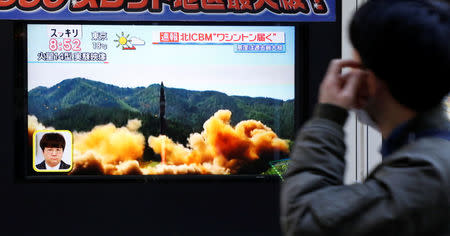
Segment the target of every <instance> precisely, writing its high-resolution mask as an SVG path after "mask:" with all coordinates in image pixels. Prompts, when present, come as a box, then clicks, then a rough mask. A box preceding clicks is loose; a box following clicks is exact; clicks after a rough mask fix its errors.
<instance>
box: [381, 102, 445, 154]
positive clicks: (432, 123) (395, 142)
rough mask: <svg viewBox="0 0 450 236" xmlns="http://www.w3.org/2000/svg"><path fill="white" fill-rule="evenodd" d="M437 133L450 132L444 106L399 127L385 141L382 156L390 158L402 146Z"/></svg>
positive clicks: (422, 114)
mask: <svg viewBox="0 0 450 236" xmlns="http://www.w3.org/2000/svg"><path fill="white" fill-rule="evenodd" d="M436 131H450V122H449V119H448V117H447V114H446V111H445V110H444V108H443V106H438V107H436V108H433V109H431V110H429V111H427V112H423V113H419V114H418V115H417V116H416V117H414V118H413V119H411V120H408V121H406V122H404V123H402V124H400V125H399V126H397V127H396V128H395V129H394V130H393V131H392V133H391V134H390V135H389V137H388V138H387V139H385V140H383V142H382V145H381V151H380V152H381V155H382V156H383V158H385V157H386V156H389V155H390V154H392V153H393V152H395V151H396V150H398V149H399V148H401V147H402V146H404V145H406V144H409V143H411V142H414V141H416V140H417V139H419V138H421V137H424V136H429V135H427V134H430V133H433V132H436Z"/></svg>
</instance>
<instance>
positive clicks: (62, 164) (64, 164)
mask: <svg viewBox="0 0 450 236" xmlns="http://www.w3.org/2000/svg"><path fill="white" fill-rule="evenodd" d="M69 168H70V165H69V164H66V163H65V162H64V161H61V164H60V166H59V169H60V170H61V169H69Z"/></svg>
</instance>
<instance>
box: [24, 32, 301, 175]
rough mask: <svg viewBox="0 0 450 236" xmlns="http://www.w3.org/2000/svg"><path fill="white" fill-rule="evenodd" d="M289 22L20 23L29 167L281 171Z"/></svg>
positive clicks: (291, 56)
mask: <svg viewBox="0 0 450 236" xmlns="http://www.w3.org/2000/svg"><path fill="white" fill-rule="evenodd" d="M294 36H295V27H294V26H218V25H204V26H200V25H199V26H193V25H189V26H188V25H179V26H176V25H93V24H81V25H80V24H67V25H65V24H27V37H26V39H27V42H26V48H27V51H26V54H27V69H26V71H27V73H26V84H25V85H26V87H27V88H26V91H27V94H28V96H27V111H28V116H27V120H28V143H29V147H30V151H29V152H28V154H27V157H26V158H28V159H27V160H26V163H27V165H28V168H29V169H30V170H31V171H30V172H29V173H28V174H27V175H29V176H42V175H44V176H45V175H55V173H56V174H58V175H73V176H77V175H189V174H194V175H256V176H270V175H279V174H280V173H282V172H283V171H284V170H285V168H286V163H287V160H286V158H287V157H288V155H289V152H290V149H291V144H292V141H293V139H294V135H295V128H294V123H295V122H294V110H295V107H294V101H295V81H296V79H295V49H294V47H295V38H294Z"/></svg>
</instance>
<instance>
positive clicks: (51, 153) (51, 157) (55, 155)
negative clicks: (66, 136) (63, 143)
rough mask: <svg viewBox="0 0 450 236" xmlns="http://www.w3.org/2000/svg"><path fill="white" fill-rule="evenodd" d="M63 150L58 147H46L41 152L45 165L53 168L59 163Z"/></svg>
mask: <svg viewBox="0 0 450 236" xmlns="http://www.w3.org/2000/svg"><path fill="white" fill-rule="evenodd" d="M63 152H64V149H63V148H60V147H46V148H44V150H43V153H44V159H45V163H47V165H49V166H51V167H53V166H56V165H58V164H59V163H60V162H61V159H62V156H63Z"/></svg>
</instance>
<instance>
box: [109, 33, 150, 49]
mask: <svg viewBox="0 0 450 236" xmlns="http://www.w3.org/2000/svg"><path fill="white" fill-rule="evenodd" d="M116 36H117V39H115V40H114V42H117V46H116V48H118V47H120V46H122V50H136V47H135V46H141V45H145V41H144V40H142V39H139V38H136V37H132V38H129V37H130V35H129V34H127V36H125V34H124V33H123V32H122V34H121V36H119V35H118V34H116Z"/></svg>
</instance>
